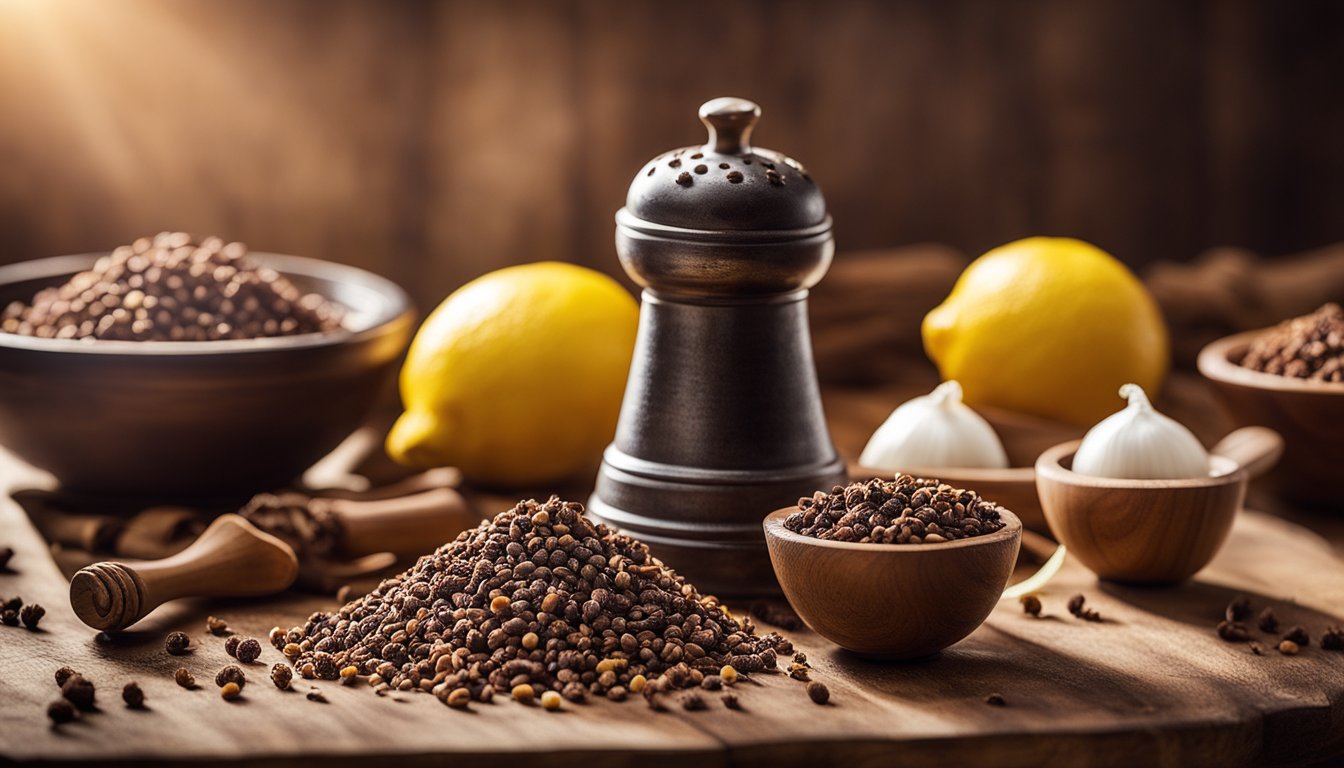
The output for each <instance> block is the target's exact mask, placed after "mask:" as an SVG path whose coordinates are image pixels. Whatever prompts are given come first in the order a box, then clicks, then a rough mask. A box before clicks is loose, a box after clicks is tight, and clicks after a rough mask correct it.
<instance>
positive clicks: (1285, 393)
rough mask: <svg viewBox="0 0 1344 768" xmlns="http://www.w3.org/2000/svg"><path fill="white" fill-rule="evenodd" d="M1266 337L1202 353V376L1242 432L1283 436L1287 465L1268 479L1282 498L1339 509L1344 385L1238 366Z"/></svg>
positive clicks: (1232, 341)
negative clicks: (1260, 430)
mask: <svg viewBox="0 0 1344 768" xmlns="http://www.w3.org/2000/svg"><path fill="white" fill-rule="evenodd" d="M1266 330H1268V329H1266ZM1264 332H1265V330H1259V331H1249V332H1247V333H1239V334H1237V335H1235V336H1228V337H1226V338H1223V339H1219V340H1218V341H1215V342H1213V343H1212V344H1209V345H1208V346H1207V347H1205V348H1204V349H1203V350H1202V351H1201V352H1200V353H1199V359H1198V366H1199V372H1200V373H1201V374H1203V375H1204V377H1205V378H1207V379H1208V380H1209V381H1210V382H1211V383H1212V384H1213V388H1214V392H1216V393H1217V395H1218V399H1219V400H1220V401H1221V403H1222V405H1223V407H1224V409H1225V410H1226V411H1227V413H1228V414H1229V415H1230V416H1231V418H1232V420H1233V421H1234V422H1235V423H1236V424H1237V425H1238V426H1240V425H1246V424H1262V425H1264V426H1266V427H1269V428H1271V429H1273V430H1275V431H1276V432H1278V433H1279V434H1281V435H1283V439H1284V453H1283V461H1281V462H1279V465H1278V467H1276V468H1275V469H1274V471H1273V472H1271V473H1270V475H1269V478H1268V479H1269V481H1270V482H1271V484H1272V485H1273V486H1274V490H1275V492H1276V493H1277V494H1278V495H1280V496H1282V497H1284V498H1288V499H1291V500H1293V501H1296V502H1299V503H1305V504H1310V505H1321V504H1332V505H1334V507H1335V508H1336V509H1338V506H1339V502H1338V500H1339V498H1340V495H1341V494H1344V470H1342V469H1341V466H1342V464H1341V463H1342V462H1344V384H1341V383H1331V382H1318V381H1305V380H1303V379H1297V378H1292V377H1289V376H1278V375H1275V374H1272V373H1262V372H1260V371H1253V370H1251V369H1249V368H1243V367H1241V366H1240V365H1238V364H1237V361H1239V360H1241V358H1242V356H1243V355H1245V353H1246V349H1247V348H1248V347H1249V346H1250V344H1251V341H1252V340H1254V339H1255V337H1256V336H1258V335H1260V334H1262V333H1264Z"/></svg>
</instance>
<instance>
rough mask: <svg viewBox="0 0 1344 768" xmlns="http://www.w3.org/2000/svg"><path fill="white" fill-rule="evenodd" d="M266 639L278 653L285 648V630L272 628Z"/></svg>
mask: <svg viewBox="0 0 1344 768" xmlns="http://www.w3.org/2000/svg"><path fill="white" fill-rule="evenodd" d="M266 639H267V640H268V641H270V643H271V647H272V648H274V649H275V650H277V651H278V650H280V649H282V648H284V647H285V630H283V629H281V628H279V627H271V631H270V632H269V633H267V635H266Z"/></svg>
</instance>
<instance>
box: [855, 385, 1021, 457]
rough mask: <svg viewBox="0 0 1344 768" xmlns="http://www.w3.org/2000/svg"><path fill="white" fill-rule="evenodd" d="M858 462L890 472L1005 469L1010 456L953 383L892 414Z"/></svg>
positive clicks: (870, 441)
mask: <svg viewBox="0 0 1344 768" xmlns="http://www.w3.org/2000/svg"><path fill="white" fill-rule="evenodd" d="M859 463H860V464H862V465H863V466H865V467H870V468H872V469H880V470H883V471H887V472H896V471H899V470H904V469H934V468H941V467H957V468H987V469H1003V468H1006V467H1007V466H1008V454H1007V453H1006V452H1005V451H1004V450H1003V443H1002V442H1000V441H999V436H998V435H997V434H995V433H994V428H993V427H991V426H990V425H989V422H987V421H985V419H984V417H982V416H981V415H980V414H978V413H976V412H975V411H973V410H971V407H970V406H968V405H966V404H965V403H963V402H962V401H961V385H960V384H958V383H957V382H956V381H952V380H949V381H945V382H943V383H942V384H939V385H938V387H937V388H935V389H934V390H933V391H932V392H930V393H929V394H927V395H921V396H920V397H915V398H912V399H910V400H908V401H906V402H905V403H903V404H902V405H901V406H900V407H898V408H897V409H896V410H894V411H892V413H891V415H890V416H888V417H887V420H886V421H885V422H883V424H882V426H880V427H878V428H877V431H876V432H874V433H873V436H872V438H870V439H869V440H868V445H867V446H865V447H864V449H863V453H862V454H861V455H860V456H859Z"/></svg>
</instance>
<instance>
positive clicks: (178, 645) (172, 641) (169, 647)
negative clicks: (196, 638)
mask: <svg viewBox="0 0 1344 768" xmlns="http://www.w3.org/2000/svg"><path fill="white" fill-rule="evenodd" d="M163 649H164V650H165V651H167V652H168V653H169V654H171V655H173V656H181V655H182V654H184V653H186V652H187V651H189V650H191V638H190V637H187V633H186V632H170V633H169V634H168V637H166V638H164V640H163Z"/></svg>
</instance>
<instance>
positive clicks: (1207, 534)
mask: <svg viewBox="0 0 1344 768" xmlns="http://www.w3.org/2000/svg"><path fill="white" fill-rule="evenodd" d="M1080 443H1081V441H1078V440H1075V441H1072V442H1068V443H1064V444H1062V445H1057V446H1055V447H1054V448H1051V449H1050V450H1048V451H1046V452H1045V453H1043V454H1041V457H1040V458H1039V459H1038V460H1037V461H1036V487H1037V490H1038V492H1039V493H1040V497H1041V506H1042V508H1043V509H1044V510H1045V519H1046V520H1047V521H1048V522H1049V523H1050V530H1051V531H1052V532H1053V533H1054V534H1055V538H1056V539H1058V540H1059V542H1060V543H1061V544H1063V545H1064V546H1066V547H1068V550H1069V552H1070V553H1071V554H1073V555H1075V556H1076V557H1077V558H1078V559H1079V560H1080V561H1081V562H1082V563H1083V565H1085V566H1087V567H1088V568H1090V569H1091V570H1092V571H1093V572H1094V573H1096V574H1097V575H1098V576H1100V577H1101V578H1103V579H1109V580H1112V581H1122V582H1132V583H1140V584H1174V583H1177V582H1180V581H1184V580H1185V579H1188V578H1190V577H1191V576H1193V575H1194V574H1195V572H1196V571H1198V570H1199V569H1200V568H1203V567H1204V566H1205V565H1208V563H1209V561H1210V560H1212V559H1213V556H1214V554H1216V553H1217V552H1218V549H1219V547H1221V546H1222V545H1223V541H1224V539H1226V538H1227V532H1228V531H1229V530H1230V529H1231V528H1232V519H1233V517H1234V516H1235V515H1236V513H1237V510H1238V509H1239V508H1240V507H1241V501H1242V498H1243V497H1244V496H1245V494H1246V480H1247V472H1246V470H1245V469H1243V468H1242V467H1241V466H1240V465H1238V464H1237V462H1236V461H1234V460H1233V459H1230V458H1228V457H1226V456H1218V455H1211V456H1210V457H1209V462H1210V466H1211V469H1212V471H1211V472H1210V474H1209V475H1208V476H1207V477H1199V478H1193V479H1189V480H1119V479H1114V478H1108V477H1090V476H1088V475H1080V474H1078V473H1076V472H1074V471H1072V470H1071V469H1070V467H1071V465H1072V463H1073V454H1074V453H1075V452H1076V451H1077V450H1078V445H1079V444H1080Z"/></svg>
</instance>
